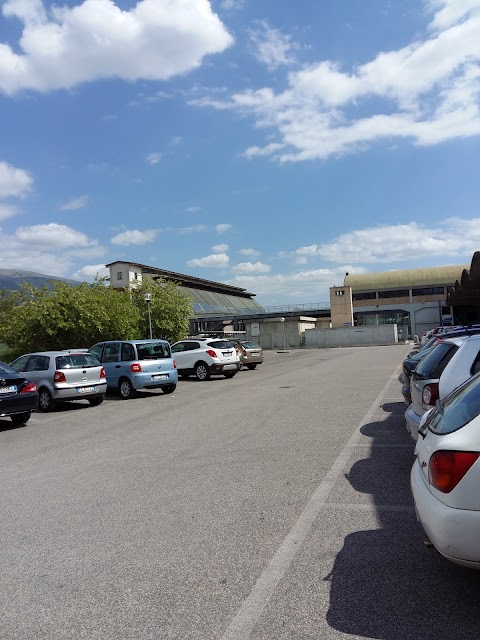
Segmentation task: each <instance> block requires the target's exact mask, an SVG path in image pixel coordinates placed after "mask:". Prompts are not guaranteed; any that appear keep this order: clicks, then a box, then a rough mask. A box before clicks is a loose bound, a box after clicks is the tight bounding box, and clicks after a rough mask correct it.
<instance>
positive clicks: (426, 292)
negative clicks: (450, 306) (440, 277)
mask: <svg viewBox="0 0 480 640" xmlns="http://www.w3.org/2000/svg"><path fill="white" fill-rule="evenodd" d="M444 293H445V288H444V287H423V288H422V289H412V295H414V296H437V295H443V294H444Z"/></svg>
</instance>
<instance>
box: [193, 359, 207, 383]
mask: <svg viewBox="0 0 480 640" xmlns="http://www.w3.org/2000/svg"><path fill="white" fill-rule="evenodd" d="M195 377H196V378H197V380H200V382H204V381H205V380H209V379H210V369H209V368H208V364H205V362H198V363H197V364H196V365H195Z"/></svg>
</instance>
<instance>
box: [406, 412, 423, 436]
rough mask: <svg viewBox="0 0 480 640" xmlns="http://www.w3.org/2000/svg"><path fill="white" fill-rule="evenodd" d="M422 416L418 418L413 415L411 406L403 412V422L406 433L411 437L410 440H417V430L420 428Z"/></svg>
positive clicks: (416, 415)
mask: <svg viewBox="0 0 480 640" xmlns="http://www.w3.org/2000/svg"><path fill="white" fill-rule="evenodd" d="M421 419H422V416H419V415H418V414H416V413H415V411H414V410H413V408H412V405H410V406H409V407H408V409H407V410H406V411H405V422H406V427H407V431H408V433H409V434H410V435H411V436H412V438H413V439H414V440H415V441H417V440H418V428H419V426H420V420H421Z"/></svg>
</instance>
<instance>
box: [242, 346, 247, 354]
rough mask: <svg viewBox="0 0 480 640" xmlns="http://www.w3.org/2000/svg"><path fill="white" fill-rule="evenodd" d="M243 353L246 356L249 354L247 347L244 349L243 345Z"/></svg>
mask: <svg viewBox="0 0 480 640" xmlns="http://www.w3.org/2000/svg"><path fill="white" fill-rule="evenodd" d="M242 353H243V355H244V356H246V355H247V350H246V349H244V348H243V347H242Z"/></svg>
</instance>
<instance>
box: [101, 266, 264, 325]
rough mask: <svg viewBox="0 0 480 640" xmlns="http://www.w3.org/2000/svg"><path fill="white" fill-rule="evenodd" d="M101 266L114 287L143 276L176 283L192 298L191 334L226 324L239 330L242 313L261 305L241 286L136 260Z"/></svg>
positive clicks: (125, 285) (129, 284) (123, 286)
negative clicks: (106, 270) (105, 268)
mask: <svg viewBox="0 0 480 640" xmlns="http://www.w3.org/2000/svg"><path fill="white" fill-rule="evenodd" d="M105 266H106V267H107V268H108V269H109V271H110V277H109V280H110V286H112V287H113V288H114V289H130V288H132V287H134V286H135V285H136V284H141V282H142V279H143V277H144V276H149V277H151V278H152V279H153V280H167V281H171V282H175V283H176V284H178V285H179V287H180V289H182V290H183V291H185V292H186V293H188V295H189V296H190V298H191V300H192V307H193V311H194V314H195V315H194V317H193V318H191V321H190V331H191V333H198V332H205V333H208V332H218V331H223V329H224V327H225V326H226V325H230V326H231V327H232V329H233V330H234V331H242V330H244V326H243V321H242V319H241V316H242V315H245V316H246V315H248V314H251V313H255V312H261V311H263V307H262V306H261V305H260V304H258V302H257V301H256V300H254V297H255V294H254V293H249V292H248V291H247V290H246V289H242V288H241V287H234V286H232V285H229V284H223V283H222V282H214V281H213V280H204V279H203V278H196V277H195V276H189V275H185V274H183V273H175V272H174V271H167V270H165V269H158V268H157V267H150V266H148V265H145V264H140V263H138V262H125V261H121V260H117V261H116V262H110V263H109V264H107V265H105Z"/></svg>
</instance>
